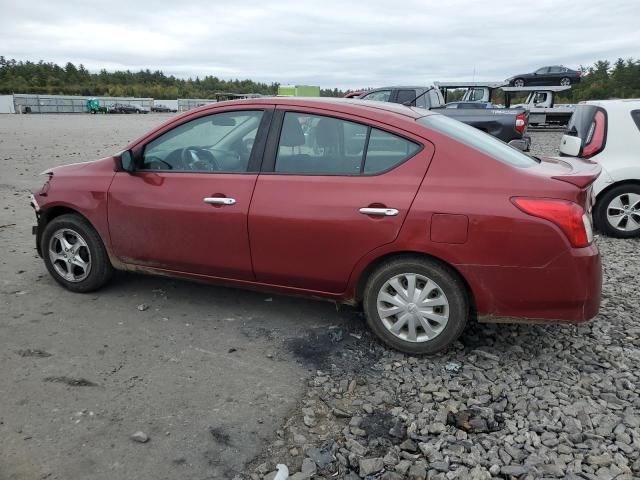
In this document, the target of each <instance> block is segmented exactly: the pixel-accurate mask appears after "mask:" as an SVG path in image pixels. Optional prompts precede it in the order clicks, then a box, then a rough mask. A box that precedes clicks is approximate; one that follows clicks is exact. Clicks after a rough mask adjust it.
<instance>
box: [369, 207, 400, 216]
mask: <svg viewBox="0 0 640 480" xmlns="http://www.w3.org/2000/svg"><path fill="white" fill-rule="evenodd" d="M360 213H362V214H363V215H379V216H381V217H384V216H386V217H395V216H396V215H398V213H400V212H398V210H396V209H395V208H370V207H366V208H361V209H360Z"/></svg>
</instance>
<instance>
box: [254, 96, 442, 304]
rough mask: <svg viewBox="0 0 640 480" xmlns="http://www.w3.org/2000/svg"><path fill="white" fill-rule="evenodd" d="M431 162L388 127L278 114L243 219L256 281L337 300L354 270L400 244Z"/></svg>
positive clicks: (315, 114)
mask: <svg viewBox="0 0 640 480" xmlns="http://www.w3.org/2000/svg"><path fill="white" fill-rule="evenodd" d="M432 154H433V147H432V145H431V144H429V143H428V142H425V141H424V140H422V139H420V138H418V137H416V136H414V135H411V134H409V133H407V132H404V131H401V130H397V129H394V128H392V127H389V126H388V125H378V124H373V123H372V124H367V123H362V119H361V118H359V117H351V116H349V115H346V114H335V115H334V114H331V113H329V114H328V113H327V112H326V110H320V111H316V110H315V109H312V108H297V107H296V109H295V111H293V110H290V111H287V109H286V107H285V106H282V107H278V108H277V110H276V115H275V116H274V121H273V122H272V128H271V131H270V135H269V141H268V145H267V149H266V152H265V162H264V163H263V171H262V172H261V174H260V176H259V177H258V181H257V183H256V187H255V191H254V195H253V199H252V202H251V208H250V210H249V235H250V242H251V253H252V258H253V268H254V271H255V275H256V279H257V280H258V281H260V282H265V283H270V284H277V285H285V286H289V287H296V288H300V289H305V290H313V291H323V292H333V293H339V292H342V291H344V289H345V288H346V285H347V281H348V279H349V276H350V274H351V271H352V269H353V268H354V266H355V264H356V262H357V261H358V260H359V259H360V258H361V257H362V256H363V255H365V254H366V253H367V252H369V251H371V250H373V249H375V248H377V247H379V246H381V245H384V244H387V243H390V242H393V241H394V240H395V238H396V237H397V236H398V233H399V232H400V228H401V226H402V223H403V221H404V218H405V216H406V214H407V212H408V210H409V207H410V206H411V202H412V201H413V199H414V197H415V195H416V192H417V190H418V187H419V186H420V183H421V182H422V179H423V177H424V175H425V173H426V170H427V167H428V164H429V162H430V160H431V156H432Z"/></svg>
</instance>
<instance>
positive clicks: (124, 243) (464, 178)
mask: <svg viewBox="0 0 640 480" xmlns="http://www.w3.org/2000/svg"><path fill="white" fill-rule="evenodd" d="M599 173H600V167H599V166H598V165H596V164H592V163H590V162H586V161H583V160H579V159H574V158H571V159H562V160H557V159H556V160H554V159H538V158H535V157H530V156H527V155H524V154H522V153H520V152H519V151H517V150H515V149H513V148H511V147H509V146H507V145H506V144H504V143H502V142H500V141H499V140H496V139H494V138H493V137H491V136H489V135H486V134H484V133H482V132H480V131H479V130H476V129H474V128H472V127H469V126H467V125H464V124H462V123H459V122H457V121H455V120H452V119H449V118H447V117H445V116H442V115H439V114H436V113H431V112H428V111H425V110H422V109H412V108H409V107H404V106H400V105H394V104H388V103H380V102H367V101H361V100H345V99H339V100H338V99H334V100H328V99H297V98H286V97H283V98H262V99H250V100H243V101H233V102H221V103H218V104H214V105H208V106H205V107H202V108H199V109H196V110H192V111H189V112H187V113H185V114H183V115H181V116H179V117H176V118H175V119H172V120H171V121H169V122H167V123H166V124H164V125H162V126H161V127H159V128H157V129H156V130H154V131H152V132H151V133H149V134H148V135H145V136H144V137H142V138H140V139H139V140H136V141H135V142H133V143H132V144H130V145H129V146H127V147H126V149H125V150H124V151H123V152H122V153H120V154H118V155H115V156H113V157H108V158H104V159H102V160H97V161H94V162H88V163H82V164H75V165H67V166H63V167H58V168H54V169H52V170H50V171H49V172H48V176H49V179H48V180H47V182H46V183H45V185H44V186H43V187H42V188H41V189H40V190H38V191H37V192H35V193H34V195H33V196H32V204H33V206H34V208H35V210H36V213H37V217H38V226H37V227H35V228H34V232H35V233H36V235H37V248H38V251H39V253H40V255H41V256H42V258H43V259H44V263H45V265H46V267H47V269H48V270H49V272H50V273H51V275H52V276H53V278H54V279H55V280H56V281H57V282H59V283H60V284H61V285H63V286H64V287H66V288H68V289H69V290H72V291H75V292H88V291H91V290H95V289H97V288H99V287H101V286H102V285H104V284H105V283H106V282H107V281H108V280H109V278H110V277H111V274H112V273H113V271H114V269H118V270H130V271H136V272H147V273H155V274H161V275H172V276H179V277H184V278H191V279H197V280H210V281H216V282H223V283H226V284H234V285H237V286H247V287H260V288H267V289H273V290H277V291H280V292H283V293H294V294H304V295H310V296H314V297H324V298H327V299H331V300H334V301H337V302H343V303H348V304H354V305H355V304H361V305H362V306H363V308H364V312H365V314H366V317H367V321H368V323H369V325H370V327H371V329H372V330H373V331H374V332H375V333H376V334H377V335H378V336H379V337H380V338H381V339H382V340H383V341H384V342H386V343H387V344H389V345H391V346H392V347H394V348H397V349H399V350H402V351H405V352H411V353H433V352H436V351H438V350H441V349H443V348H445V347H446V346H447V345H449V344H451V343H452V342H453V341H454V340H455V339H456V338H457V337H458V336H459V335H460V334H461V332H462V330H463V329H464V327H465V324H466V322H467V320H468V319H469V318H470V317H473V318H475V317H477V318H478V320H480V321H525V322H529V321H536V322H539V321H545V322H546V321H548V322H551V321H568V322H582V321H585V320H588V319H590V318H592V317H594V316H595V315H596V314H597V313H598V308H599V304H600V290H601V277H602V274H601V265H600V256H599V253H598V249H597V247H596V245H594V244H593V239H592V229H591V205H592V202H593V198H592V193H591V184H592V182H593V181H594V180H595V179H596V177H597V176H598V174H599Z"/></svg>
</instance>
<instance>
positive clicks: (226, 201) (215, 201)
mask: <svg viewBox="0 0 640 480" xmlns="http://www.w3.org/2000/svg"><path fill="white" fill-rule="evenodd" d="M202 201H203V202H204V203H210V204H212V205H234V204H235V203H236V199H235V198H228V197H204V198H203V199H202Z"/></svg>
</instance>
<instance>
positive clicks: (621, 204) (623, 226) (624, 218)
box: [594, 183, 640, 238]
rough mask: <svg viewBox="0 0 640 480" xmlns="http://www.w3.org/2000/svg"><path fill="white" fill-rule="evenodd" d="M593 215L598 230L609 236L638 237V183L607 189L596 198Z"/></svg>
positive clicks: (639, 215)
mask: <svg viewBox="0 0 640 480" xmlns="http://www.w3.org/2000/svg"><path fill="white" fill-rule="evenodd" d="M594 217H595V224H596V227H597V228H598V230H600V231H601V232H603V233H605V234H607V235H609V236H611V237H618V238H634V237H640V185H635V184H631V183H630V184H624V185H619V186H617V187H614V188H612V189H611V190H609V191H608V192H607V193H605V194H604V195H603V196H602V197H601V198H599V199H598V202H597V203H596V207H595V212H594Z"/></svg>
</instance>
